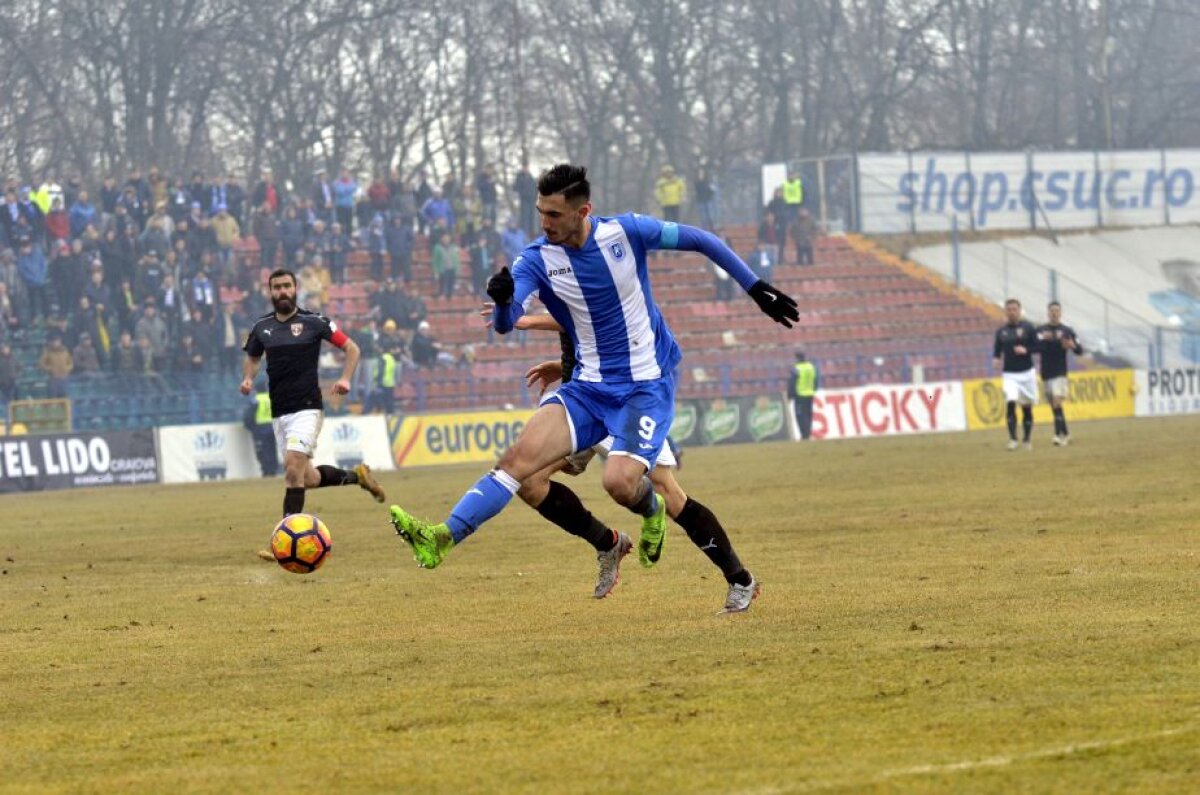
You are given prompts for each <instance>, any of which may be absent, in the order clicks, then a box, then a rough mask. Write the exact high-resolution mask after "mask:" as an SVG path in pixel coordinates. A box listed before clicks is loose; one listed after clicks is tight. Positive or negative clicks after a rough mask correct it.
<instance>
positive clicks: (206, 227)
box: [187, 215, 217, 259]
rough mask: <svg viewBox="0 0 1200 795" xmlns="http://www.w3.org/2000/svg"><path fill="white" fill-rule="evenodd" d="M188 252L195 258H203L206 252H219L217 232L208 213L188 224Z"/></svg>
mask: <svg viewBox="0 0 1200 795" xmlns="http://www.w3.org/2000/svg"><path fill="white" fill-rule="evenodd" d="M188 226H189V230H188V241H187V247H188V253H190V254H191V255H192V257H194V258H197V259H199V258H202V257H203V256H204V253H205V252H206V251H207V252H211V253H212V254H214V255H215V254H216V253H217V233H216V231H215V230H214V229H213V226H212V223H211V222H210V221H209V220H208V216H207V215H202V216H200V217H199V218H198V219H196V220H195V221H193V222H189V224H188Z"/></svg>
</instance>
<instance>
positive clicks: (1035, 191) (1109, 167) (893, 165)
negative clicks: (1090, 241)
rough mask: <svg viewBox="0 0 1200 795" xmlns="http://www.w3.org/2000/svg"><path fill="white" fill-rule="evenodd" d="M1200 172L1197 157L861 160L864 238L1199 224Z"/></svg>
mask: <svg viewBox="0 0 1200 795" xmlns="http://www.w3.org/2000/svg"><path fill="white" fill-rule="evenodd" d="M1198 169H1200V150H1174V151H1166V152H1163V151H1138V152H1101V153H1095V152H1033V153H1029V154H1026V153H1021V152H1017V153H1012V152H983V153H972V154H969V155H968V154H964V153H946V152H912V153H883V154H869V155H860V156H859V158H858V175H859V179H858V188H859V199H860V207H861V228H862V231H864V232H874V233H889V232H907V231H910V230H912V231H917V232H928V231H944V230H945V229H947V228H948V226H949V219H950V218H951V217H957V218H958V223H959V225H960V227H961V228H963V229H978V230H983V229H1030V228H1034V227H1035V226H1036V227H1037V228H1044V227H1045V225H1046V222H1047V220H1048V221H1049V224H1050V226H1051V227H1052V228H1054V229H1078V228H1092V227H1098V226H1134V225H1157V224H1165V223H1168V221H1169V222H1170V223H1190V222H1196V221H1200V195H1198V194H1197V191H1196V173H1197V170H1198ZM1035 199H1036V201H1035ZM1039 204H1040V207H1039V206H1038V205H1039ZM1043 213H1044V215H1043Z"/></svg>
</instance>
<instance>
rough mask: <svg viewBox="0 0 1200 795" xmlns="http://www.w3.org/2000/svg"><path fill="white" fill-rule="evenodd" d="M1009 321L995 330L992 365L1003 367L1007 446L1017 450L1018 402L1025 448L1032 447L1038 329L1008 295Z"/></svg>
mask: <svg viewBox="0 0 1200 795" xmlns="http://www.w3.org/2000/svg"><path fill="white" fill-rule="evenodd" d="M1004 315H1005V318H1006V319H1007V320H1008V322H1007V323H1005V324H1004V325H1003V326H1001V327H1000V328H998V329H997V330H996V343H995V345H993V346H992V356H993V357H995V366H996V367H1002V369H1003V375H1002V383H1003V387H1004V402H1005V411H1006V417H1007V419H1008V449H1009V450H1016V449H1017V404H1018V403H1020V404H1021V429H1022V430H1023V431H1024V442H1025V449H1026V450H1032V449H1033V442H1031V441H1030V440H1029V435H1030V434H1031V433H1032V432H1033V406H1034V404H1036V403H1037V400H1038V394H1037V374H1036V373H1035V372H1034V370H1033V353H1034V351H1036V350H1037V347H1038V338H1037V329H1035V328H1034V327H1033V324H1032V323H1030V322H1029V321H1028V320H1022V319H1021V302H1020V301H1018V300H1017V299H1015V298H1010V299H1008V300H1007V301H1005V302H1004Z"/></svg>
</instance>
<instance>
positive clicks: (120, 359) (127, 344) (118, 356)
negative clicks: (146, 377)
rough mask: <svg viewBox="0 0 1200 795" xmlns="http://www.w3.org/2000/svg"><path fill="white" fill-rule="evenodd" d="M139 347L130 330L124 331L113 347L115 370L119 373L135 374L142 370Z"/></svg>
mask: <svg viewBox="0 0 1200 795" xmlns="http://www.w3.org/2000/svg"><path fill="white" fill-rule="evenodd" d="M138 357H139V354H138V348H137V346H135V345H134V344H133V336H132V335H131V334H130V333H129V332H128V331H122V332H121V336H120V337H119V338H118V340H117V347H116V348H114V349H113V357H112V362H113V372H115V373H117V374H118V375H133V374H135V373H140V372H141V371H142V368H141V364H140V362H139V360H138Z"/></svg>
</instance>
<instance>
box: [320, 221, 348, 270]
mask: <svg viewBox="0 0 1200 795" xmlns="http://www.w3.org/2000/svg"><path fill="white" fill-rule="evenodd" d="M353 248H354V244H353V242H351V240H350V237H349V235H347V234H346V230H345V229H343V228H342V225H341V224H340V223H338V222H336V221H335V222H334V223H333V225H332V226H330V227H329V234H328V235H327V236H326V237H325V238H324V240H323V241H322V243H321V248H320V254H321V255H322V256H323V257H324V258H325V265H326V267H327V268H328V269H329V276H330V278H331V279H333V283H334V284H345V283H346V263H347V260H348V259H349V256H350V251H351V249H353Z"/></svg>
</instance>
